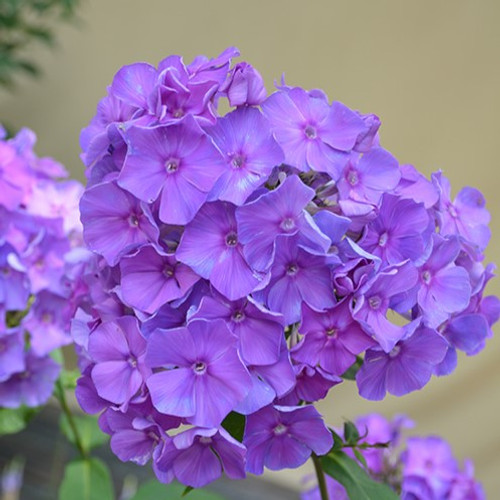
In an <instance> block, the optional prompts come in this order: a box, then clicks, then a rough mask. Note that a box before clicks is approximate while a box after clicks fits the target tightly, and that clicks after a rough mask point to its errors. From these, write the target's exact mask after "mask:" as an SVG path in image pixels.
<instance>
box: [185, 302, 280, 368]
mask: <svg viewBox="0 0 500 500" xmlns="http://www.w3.org/2000/svg"><path fill="white" fill-rule="evenodd" d="M194 318H204V319H207V320H212V319H217V318H220V319H223V320H225V322H226V325H227V326H228V328H229V330H231V331H232V332H233V333H234V334H235V335H236V336H237V337H238V340H239V342H238V352H239V353H240V355H241V358H242V360H243V362H244V363H245V364H246V365H271V364H274V363H276V362H277V361H278V359H279V356H280V347H281V344H282V340H283V337H284V326H285V325H284V321H283V317H282V316H281V315H280V314H277V313H274V312H271V311H269V310H267V309H265V308H264V307H263V306H262V305H260V304H259V303H258V302H256V301H255V300H253V299H252V297H250V296H249V297H247V298H245V299H240V300H237V301H235V302H229V301H224V300H216V299H214V298H212V297H204V298H203V299H202V301H201V303H200V306H199V308H198V309H197V311H196V313H195V314H194V315H193V316H191V319H194Z"/></svg>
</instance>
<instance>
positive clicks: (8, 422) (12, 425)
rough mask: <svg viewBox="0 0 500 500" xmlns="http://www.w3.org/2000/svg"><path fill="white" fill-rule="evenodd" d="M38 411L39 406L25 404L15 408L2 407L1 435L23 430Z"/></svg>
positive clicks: (0, 419) (0, 411)
mask: <svg viewBox="0 0 500 500" xmlns="http://www.w3.org/2000/svg"><path fill="white" fill-rule="evenodd" d="M37 412H38V408H27V407H25V406H21V407H20V408H16V409H14V410H11V409H9V408H0V436H2V435H4V434H15V433H16V432H20V431H22V430H23V429H24V428H25V427H26V426H27V425H28V422H29V421H30V420H31V419H32V418H33V416H34V415H36V413H37Z"/></svg>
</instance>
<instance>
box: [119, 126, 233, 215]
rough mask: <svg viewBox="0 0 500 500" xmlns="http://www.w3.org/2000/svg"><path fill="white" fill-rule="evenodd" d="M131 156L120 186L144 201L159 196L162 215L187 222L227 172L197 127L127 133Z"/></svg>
mask: <svg viewBox="0 0 500 500" xmlns="http://www.w3.org/2000/svg"><path fill="white" fill-rule="evenodd" d="M125 137H126V140H127V144H128V153H127V157H126V158H125V162H124V164H123V168H122V171H121V172H120V175H119V177H118V184H119V185H120V187H122V188H124V189H126V190H127V191H129V192H130V193H132V194H133V195H134V196H137V198H139V199H140V200H142V201H145V202H148V203H151V202H153V201H154V200H156V199H157V198H158V197H159V200H160V207H159V217H160V220H161V221H162V222H165V223H167V224H186V223H187V222H189V221H190V220H192V219H193V217H194V216H195V214H196V212H197V211H198V209H199V208H200V207H201V206H202V205H203V203H205V201H206V199H207V195H208V192H209V191H210V190H211V189H212V188H213V186H214V184H215V182H216V181H217V179H218V178H219V177H220V175H221V174H222V173H223V171H224V170H225V165H224V159H223V157H222V156H221V154H220V152H219V151H218V150H217V149H216V148H215V146H214V145H213V144H212V142H211V140H210V139H209V137H208V136H207V135H206V134H204V133H203V132H202V130H201V129H200V128H199V127H198V126H197V125H196V123H194V121H192V120H189V119H187V118H186V119H185V120H183V121H182V123H179V124H175V125H169V126H162V127H156V128H151V129H148V128H140V127H132V128H130V129H129V130H127V131H126V133H125Z"/></svg>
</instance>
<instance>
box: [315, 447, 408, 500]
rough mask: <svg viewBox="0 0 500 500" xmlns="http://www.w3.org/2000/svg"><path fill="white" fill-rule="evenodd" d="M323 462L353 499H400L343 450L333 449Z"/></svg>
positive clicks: (325, 468) (322, 458)
mask: <svg viewBox="0 0 500 500" xmlns="http://www.w3.org/2000/svg"><path fill="white" fill-rule="evenodd" d="M321 464H322V466H323V469H324V471H325V472H326V473H327V474H328V475H329V476H331V477H333V479H335V480H337V481H338V482H339V483H340V484H341V485H342V486H343V487H344V488H345V489H346V491H347V494H348V495H349V498H350V499H351V500H398V499H399V497H398V495H397V494H396V493H395V492H394V491H393V490H392V489H391V488H389V486H387V485H386V484H382V483H377V482H376V481H374V480H373V479H372V478H371V477H370V476H369V475H368V474H367V473H366V472H365V471H364V470H363V469H362V468H361V467H360V466H359V464H358V463H357V462H356V461H355V460H353V459H352V458H350V457H348V456H347V455H346V454H345V453H344V452H343V451H333V452H331V453H329V454H328V455H325V456H323V457H321Z"/></svg>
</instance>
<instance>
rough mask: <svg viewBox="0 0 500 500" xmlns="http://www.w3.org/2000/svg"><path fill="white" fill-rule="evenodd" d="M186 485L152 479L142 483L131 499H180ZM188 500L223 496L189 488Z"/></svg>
mask: <svg viewBox="0 0 500 500" xmlns="http://www.w3.org/2000/svg"><path fill="white" fill-rule="evenodd" d="M186 489H187V488H186V487H185V486H183V485H182V484H179V483H172V484H166V485H165V484H161V483H159V482H158V481H155V480H152V481H148V482H147V483H144V484H142V485H141V486H140V487H139V489H138V490H137V493H136V494H135V495H134V496H133V497H132V498H131V500H181V499H182V498H183V496H184V494H185V492H186ZM189 491H190V493H189V495H188V496H187V499H188V500H224V498H223V497H221V496H219V495H217V494H215V493H212V492H211V491H206V490H202V489H193V488H191V489H190V490H189Z"/></svg>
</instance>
